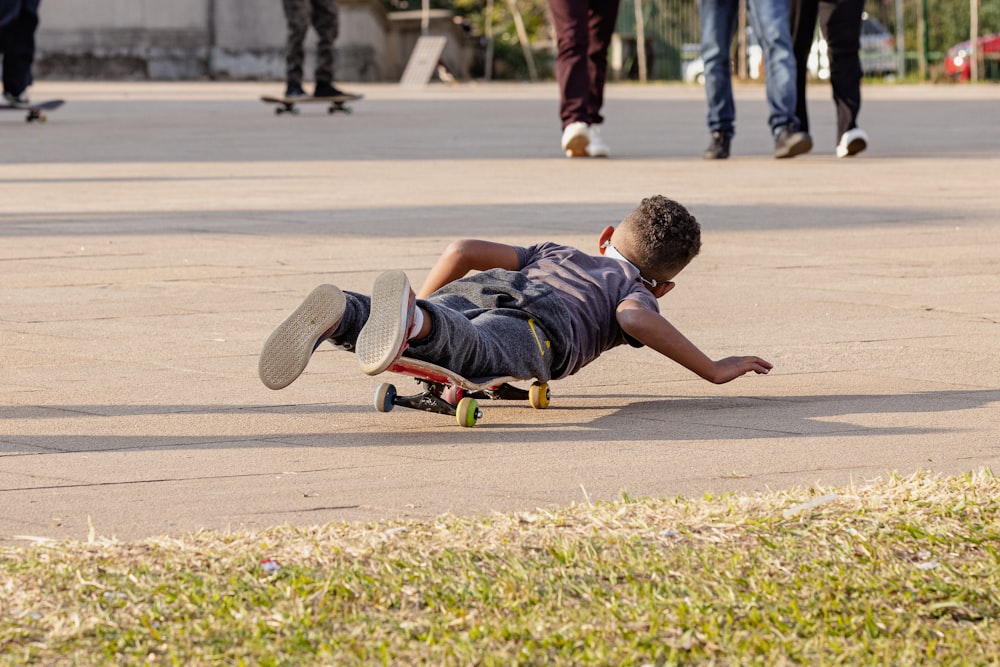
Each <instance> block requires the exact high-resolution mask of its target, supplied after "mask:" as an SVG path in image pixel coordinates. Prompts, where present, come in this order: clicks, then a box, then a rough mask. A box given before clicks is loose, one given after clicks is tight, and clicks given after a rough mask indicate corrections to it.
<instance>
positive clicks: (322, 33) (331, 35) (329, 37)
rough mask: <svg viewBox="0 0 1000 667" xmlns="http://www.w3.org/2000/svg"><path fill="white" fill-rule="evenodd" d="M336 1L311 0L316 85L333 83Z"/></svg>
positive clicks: (337, 29)
mask: <svg viewBox="0 0 1000 667" xmlns="http://www.w3.org/2000/svg"><path fill="white" fill-rule="evenodd" d="M337 19H338V16H337V2H336V0H312V24H313V28H315V29H316V35H317V36H318V37H319V39H318V40H317V42H316V83H317V85H318V84H332V83H333V43H334V41H335V40H336V39H337V34H338V32H339V29H340V25H339V23H338V20H337Z"/></svg>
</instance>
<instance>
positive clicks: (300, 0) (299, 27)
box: [281, 0, 310, 92]
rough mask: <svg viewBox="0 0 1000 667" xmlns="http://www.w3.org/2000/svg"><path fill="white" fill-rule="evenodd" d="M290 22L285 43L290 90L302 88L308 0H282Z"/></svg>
mask: <svg viewBox="0 0 1000 667" xmlns="http://www.w3.org/2000/svg"><path fill="white" fill-rule="evenodd" d="M281 6H282V8H283V9H284V11H285V21H286V22H287V24H288V39H287V42H286V45H285V81H286V82H287V83H288V88H289V91H288V92H292V91H291V89H292V88H293V87H295V86H297V87H298V88H299V89H300V90H301V88H302V65H303V63H304V62H305V49H304V48H303V45H304V43H305V39H306V31H308V30H309V21H310V18H309V2H308V0H281Z"/></svg>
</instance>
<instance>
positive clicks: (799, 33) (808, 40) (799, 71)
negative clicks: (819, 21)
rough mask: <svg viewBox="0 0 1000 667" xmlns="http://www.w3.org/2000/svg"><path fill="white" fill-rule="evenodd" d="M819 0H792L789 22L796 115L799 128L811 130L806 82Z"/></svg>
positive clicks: (805, 130) (806, 130)
mask: <svg viewBox="0 0 1000 667" xmlns="http://www.w3.org/2000/svg"><path fill="white" fill-rule="evenodd" d="M818 11H819V2H818V0H791V14H790V16H789V24H790V26H791V31H792V45H793V48H794V51H795V100H796V102H795V115H796V116H798V119H799V129H801V130H802V131H803V132H808V131H809V111H808V109H807V108H806V82H807V80H808V78H809V69H808V67H807V63H808V62H809V52H810V51H811V50H812V45H813V38H814V37H815V36H816V17H817V15H818Z"/></svg>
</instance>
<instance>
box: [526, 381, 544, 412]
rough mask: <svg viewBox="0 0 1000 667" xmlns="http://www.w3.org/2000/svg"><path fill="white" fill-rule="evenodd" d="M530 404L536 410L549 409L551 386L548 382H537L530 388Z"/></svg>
mask: <svg viewBox="0 0 1000 667" xmlns="http://www.w3.org/2000/svg"><path fill="white" fill-rule="evenodd" d="M528 402H529V403H531V407H533V408H535V409H536V410H544V409H545V408H547V407H549V385H548V383H547V382H535V383H533V384H532V385H531V386H530V387H528Z"/></svg>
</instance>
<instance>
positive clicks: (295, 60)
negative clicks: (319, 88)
mask: <svg viewBox="0 0 1000 667" xmlns="http://www.w3.org/2000/svg"><path fill="white" fill-rule="evenodd" d="M282 6H283V7H284V10H285V20H286V21H287V22H288V44H287V50H286V52H285V69H286V72H285V80H286V81H288V82H295V83H298V84H300V85H301V84H302V65H303V63H304V62H305V50H304V49H303V46H302V45H303V43H305V39H306V33H307V32H308V31H309V25H310V23H311V24H312V26H313V27H314V28H315V29H316V35H317V36H318V37H319V40H318V41H317V42H316V83H333V42H334V40H336V39H337V33H338V31H339V23H338V20H337V19H338V16H337V3H336V1H335V0H282Z"/></svg>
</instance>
